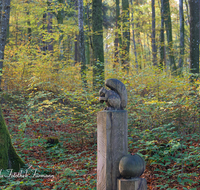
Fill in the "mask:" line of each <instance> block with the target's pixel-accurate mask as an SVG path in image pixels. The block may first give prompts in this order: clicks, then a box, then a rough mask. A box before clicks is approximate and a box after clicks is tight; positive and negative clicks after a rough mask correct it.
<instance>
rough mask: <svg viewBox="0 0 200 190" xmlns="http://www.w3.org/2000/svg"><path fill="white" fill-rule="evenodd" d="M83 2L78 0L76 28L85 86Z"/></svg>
mask: <svg viewBox="0 0 200 190" xmlns="http://www.w3.org/2000/svg"><path fill="white" fill-rule="evenodd" d="M83 21H84V17H83V0H78V27H79V38H80V41H79V47H80V61H81V79H82V82H83V84H84V85H85V86H86V83H87V81H86V62H85V44H84V29H83Z"/></svg>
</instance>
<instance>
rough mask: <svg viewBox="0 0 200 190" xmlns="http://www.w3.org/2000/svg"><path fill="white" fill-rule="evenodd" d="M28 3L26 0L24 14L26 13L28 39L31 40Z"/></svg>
mask: <svg viewBox="0 0 200 190" xmlns="http://www.w3.org/2000/svg"><path fill="white" fill-rule="evenodd" d="M29 3H30V1H27V10H26V15H27V25H28V31H27V32H28V41H31V32H32V31H31V22H30V12H29Z"/></svg>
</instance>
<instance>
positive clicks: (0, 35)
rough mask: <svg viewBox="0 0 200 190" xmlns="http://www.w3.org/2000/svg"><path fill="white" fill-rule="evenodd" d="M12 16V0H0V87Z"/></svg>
mask: <svg viewBox="0 0 200 190" xmlns="http://www.w3.org/2000/svg"><path fill="white" fill-rule="evenodd" d="M9 17H10V0H0V19H1V20H0V89H1V78H2V76H1V75H2V69H3V59H4V49H5V45H6V37H7V29H8V26H9Z"/></svg>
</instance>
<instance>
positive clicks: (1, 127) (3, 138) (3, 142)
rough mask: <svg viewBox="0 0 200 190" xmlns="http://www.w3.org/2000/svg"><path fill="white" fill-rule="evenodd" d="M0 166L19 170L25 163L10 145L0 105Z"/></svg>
mask: <svg viewBox="0 0 200 190" xmlns="http://www.w3.org/2000/svg"><path fill="white" fill-rule="evenodd" d="M0 150H1V151H0V168H1V169H13V170H14V171H19V169H20V168H21V167H23V166H24V165H25V164H24V162H23V161H22V159H21V158H20V157H19V156H18V154H17V153H16V151H15V148H14V147H13V145H12V142H11V138H10V134H9V132H8V128H7V126H6V123H5V121H4V118H3V113H2V109H1V107H0Z"/></svg>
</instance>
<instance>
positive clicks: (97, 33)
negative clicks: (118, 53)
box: [92, 0, 104, 89]
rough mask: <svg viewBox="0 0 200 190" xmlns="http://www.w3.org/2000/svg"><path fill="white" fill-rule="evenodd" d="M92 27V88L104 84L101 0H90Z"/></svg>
mask: <svg viewBox="0 0 200 190" xmlns="http://www.w3.org/2000/svg"><path fill="white" fill-rule="evenodd" d="M92 29H93V43H92V44H93V52H94V65H93V88H94V89H95V88H99V85H100V86H103V85H104V51H103V18H102V0H92Z"/></svg>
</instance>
